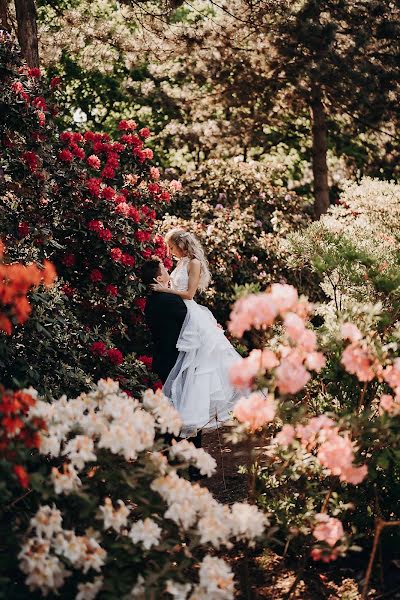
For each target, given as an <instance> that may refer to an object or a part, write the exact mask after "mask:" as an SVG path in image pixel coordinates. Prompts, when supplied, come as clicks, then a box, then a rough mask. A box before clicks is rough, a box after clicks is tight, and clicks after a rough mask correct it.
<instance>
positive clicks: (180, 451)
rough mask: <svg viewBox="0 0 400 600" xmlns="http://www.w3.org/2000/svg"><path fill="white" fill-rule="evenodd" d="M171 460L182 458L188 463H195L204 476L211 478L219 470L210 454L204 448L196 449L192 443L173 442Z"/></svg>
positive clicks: (184, 441)
mask: <svg viewBox="0 0 400 600" xmlns="http://www.w3.org/2000/svg"><path fill="white" fill-rule="evenodd" d="M169 455H170V457H171V458H176V457H178V458H181V459H183V460H185V461H187V462H191V463H193V464H194V465H195V466H196V467H197V468H198V469H199V471H200V473H201V474H202V475H207V477H211V475H212V474H213V473H215V470H216V468H217V463H216V461H215V459H214V458H213V457H212V456H211V455H210V454H208V452H206V451H205V450H204V449H203V448H196V446H195V445H194V444H192V442H188V440H181V441H180V442H176V441H175V440H173V441H172V446H171V449H170V451H169Z"/></svg>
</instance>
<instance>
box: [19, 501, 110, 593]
mask: <svg viewBox="0 0 400 600" xmlns="http://www.w3.org/2000/svg"><path fill="white" fill-rule="evenodd" d="M30 525H31V529H32V531H34V535H33V536H32V537H30V538H28V540H27V541H26V543H25V544H24V545H23V546H22V548H21V552H20V553H19V555H18V558H19V560H20V568H21V570H22V572H23V573H25V574H26V575H27V578H26V584H27V585H28V587H29V588H30V589H31V590H34V589H40V590H41V592H42V594H43V595H44V596H46V595H47V594H48V593H49V592H50V591H52V592H54V591H57V590H58V589H59V588H61V587H62V586H63V584H64V580H65V578H66V577H68V576H69V575H71V571H68V570H67V569H66V568H65V566H64V564H63V562H62V560H61V558H64V559H67V560H68V561H69V563H70V564H71V565H72V566H73V567H75V568H77V569H80V570H82V571H83V573H87V572H88V571H89V570H90V569H94V570H95V571H98V572H99V571H100V570H101V567H102V566H103V565H104V563H105V560H106V557H107V553H106V551H105V550H104V548H102V547H101V546H100V544H99V543H98V542H97V540H96V539H95V538H94V537H93V536H91V535H89V534H88V535H80V536H78V535H76V534H75V532H74V531H73V530H66V529H63V528H62V516H61V513H60V511H59V510H58V509H57V508H55V507H50V506H48V505H45V506H41V507H40V508H39V510H38V511H37V513H36V515H35V516H34V517H33V518H32V519H31V523H30ZM60 557H61V558H60ZM85 585H87V586H90V585H92V586H94V587H95V588H96V589H97V591H98V590H99V589H100V588H101V585H102V579H101V577H100V578H97V579H96V582H95V583H93V584H85ZM88 589H89V588H88ZM96 593H97V592H96ZM83 594H84V590H83V589H82V590H80V595H79V594H78V598H81V599H82V600H83V599H84V598H85V599H86V598H89V596H88V595H83ZM92 597H93V598H94V597H95V595H93V596H92Z"/></svg>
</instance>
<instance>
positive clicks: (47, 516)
mask: <svg viewBox="0 0 400 600" xmlns="http://www.w3.org/2000/svg"><path fill="white" fill-rule="evenodd" d="M31 527H34V528H35V529H36V535H37V536H38V537H45V538H52V537H53V536H54V535H55V534H56V533H59V532H60V531H62V516H61V513H60V511H59V510H58V508H55V507H54V506H53V508H51V507H50V506H48V505H45V506H41V507H40V508H39V510H38V511H37V513H36V515H35V516H34V517H33V518H32V519H31Z"/></svg>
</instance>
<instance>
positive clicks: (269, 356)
mask: <svg viewBox="0 0 400 600" xmlns="http://www.w3.org/2000/svg"><path fill="white" fill-rule="evenodd" d="M253 352H255V351H254V350H253ZM278 365H279V360H278V359H277V356H276V354H275V352H272V350H268V348H264V350H263V351H262V355H261V366H262V368H263V369H265V370H266V371H270V370H271V369H274V368H275V367H277V366H278Z"/></svg>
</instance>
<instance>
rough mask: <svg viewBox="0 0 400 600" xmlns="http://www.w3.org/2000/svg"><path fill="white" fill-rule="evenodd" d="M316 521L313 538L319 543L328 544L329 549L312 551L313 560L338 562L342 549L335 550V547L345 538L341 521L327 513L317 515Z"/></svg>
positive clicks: (314, 549)
mask: <svg viewBox="0 0 400 600" xmlns="http://www.w3.org/2000/svg"><path fill="white" fill-rule="evenodd" d="M315 521H316V524H315V525H314V529H313V536H314V537H315V539H316V540H317V541H318V542H323V543H325V544H327V545H328V546H329V548H328V549H325V548H313V550H312V551H311V557H312V559H313V560H322V561H323V562H330V561H332V560H336V558H337V557H338V555H339V553H340V549H339V548H334V546H336V544H337V542H339V541H340V540H341V539H342V538H343V537H344V529H343V525H342V523H341V521H339V519H336V518H334V517H329V516H328V515H327V514H325V513H318V514H316V515H315Z"/></svg>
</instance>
